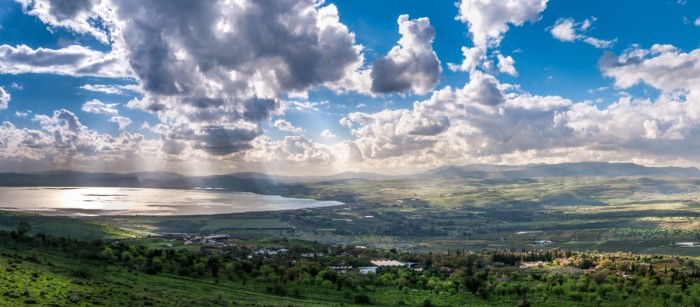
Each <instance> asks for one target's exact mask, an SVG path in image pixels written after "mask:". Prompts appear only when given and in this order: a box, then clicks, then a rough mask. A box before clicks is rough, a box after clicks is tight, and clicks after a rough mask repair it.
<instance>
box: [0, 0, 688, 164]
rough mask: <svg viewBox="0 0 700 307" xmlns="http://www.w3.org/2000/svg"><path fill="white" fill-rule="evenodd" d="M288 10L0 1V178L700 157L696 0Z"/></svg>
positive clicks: (528, 0)
mask: <svg viewBox="0 0 700 307" xmlns="http://www.w3.org/2000/svg"><path fill="white" fill-rule="evenodd" d="M290 1H291V0H290ZM290 1H278V2H270V3H264V4H261V3H253V2H248V1H240V2H238V3H239V4H240V6H238V7H237V6H236V5H239V4H235V3H229V4H226V3H224V2H223V1H222V2H218V1H203V2H201V3H196V4H194V3H188V2H186V1H185V2H182V3H178V2H174V3H173V2H168V1H153V2H152V3H150V5H148V6H144V5H143V4H142V3H139V2H138V1H121V2H119V1H110V0H101V1H98V0H66V1H63V5H64V6H63V7H59V6H57V5H56V4H55V3H54V2H56V1H47V0H18V1H11V0H0V48H2V49H0V88H2V89H3V91H2V93H4V95H0V98H2V99H0V102H2V101H3V99H4V100H5V101H6V102H5V103H0V122H2V123H5V124H4V126H2V127H3V129H0V170H13V171H23V170H26V171H34V170H44V169H65V168H70V169H82V170H107V171H136V170H146V169H147V170H154V169H166V170H173V171H179V172H185V173H225V172H234V171H250V170H252V171H264V172H273V173H281V174H282V173H283V174H306V173H310V174H314V173H318V172H326V173H333V172H341V171H347V170H363V171H377V172H385V173H386V172H389V173H392V172H411V171H415V170H420V169H429V168H434V167H438V166H440V165H446V164H467V163H507V164H518V163H530V162H534V163H541V162H543V163H555V162H564V161H584V160H585V161H588V160H599V161H623V162H636V163H641V164H648V165H670V164H673V165H689V166H697V165H698V164H699V163H698V162H700V161H698V160H697V158H696V157H697V155H696V149H695V148H694V146H693V145H692V144H695V142H697V141H699V139H698V138H697V137H696V136H698V135H699V134H698V131H699V129H698V128H699V127H700V112H697V113H698V114H697V115H696V114H695V113H696V110H700V108H696V106H695V105H696V104H700V101H696V100H697V99H698V98H700V94H698V93H699V92H700V89H699V88H697V87H698V85H696V84H697V83H696V82H693V81H694V80H695V79H697V78H698V75H700V64H698V60H699V59H698V54H697V53H700V52H696V53H694V51H696V50H698V48H700V2H698V1H692V0H688V1H676V0H667V1H645V2H644V5H639V4H636V5H635V4H632V3H631V2H629V1H602V0H594V1H563V0H559V1H557V0H551V1H547V0H511V1H508V3H510V5H509V6H507V7H506V6H503V7H499V5H503V4H504V3H505V2H504V1H488V0H462V1H456V2H453V1H422V0H413V1H405V0H386V1H367V0H336V1H333V0H327V1H325V2H323V3H318V2H314V1H311V0H309V1H291V2H290ZM287 2H289V3H287ZM265 4H267V6H265ZM292 4H294V5H292ZM403 15H407V16H404V17H402V16H403ZM260 16H264V17H260ZM261 18H267V19H268V20H266V22H267V23H264V22H263V21H262V19H261ZM335 18H338V19H337V20H336V19H335ZM423 18H426V19H423ZM271 20H273V21H274V22H273V21H271ZM400 25H401V27H402V29H404V30H403V31H404V32H400V29H399V27H400ZM188 29H189V30H188ZM324 31H325V32H324ZM489 31H490V32H489ZM479 37H482V38H483V39H482V40H480V39H479ZM463 47H466V48H470V49H469V50H471V52H473V53H472V54H471V56H472V57H471V58H470V56H467V57H466V59H467V61H465V55H463V52H462V50H461V49H462V48H463ZM474 54H481V55H482V57H481V58H475V57H473V55H474ZM463 61H464V64H463ZM470 61H471V62H470ZM508 61H510V62H508ZM676 62H677V63H676ZM3 63H4V64H3ZM450 64H452V65H450ZM460 64H462V66H461V69H458V66H460ZM501 64H502V65H503V67H501V66H500V65H501ZM96 88H97V89H96ZM100 88H101V89H100ZM2 93H0V94H2ZM3 97H4V98H3ZM5 104H6V107H3V106H4V105H5ZM73 121H77V122H79V126H76V125H73V126H71V125H70V123H71V122H73ZM669 148H671V149H673V148H677V149H678V150H669Z"/></svg>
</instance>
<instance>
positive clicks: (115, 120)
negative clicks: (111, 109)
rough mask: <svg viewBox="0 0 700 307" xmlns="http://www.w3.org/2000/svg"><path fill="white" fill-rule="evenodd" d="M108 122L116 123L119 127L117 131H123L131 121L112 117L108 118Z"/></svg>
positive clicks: (126, 118)
mask: <svg viewBox="0 0 700 307" xmlns="http://www.w3.org/2000/svg"><path fill="white" fill-rule="evenodd" d="M109 121H110V122H113V123H117V125H119V130H124V129H125V128H126V127H127V126H129V125H131V119H129V118H128V117H124V116H112V117H110V118H109Z"/></svg>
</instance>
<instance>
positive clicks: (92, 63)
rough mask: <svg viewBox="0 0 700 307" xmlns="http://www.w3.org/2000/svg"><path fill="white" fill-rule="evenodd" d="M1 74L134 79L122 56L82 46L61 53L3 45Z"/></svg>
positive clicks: (58, 50)
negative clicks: (131, 77)
mask: <svg viewBox="0 0 700 307" xmlns="http://www.w3.org/2000/svg"><path fill="white" fill-rule="evenodd" d="M0 72H1V73H4V74H26V73H42V74H58V75H70V76H78V77H84V76H90V77H108V78H126V77H130V76H132V73H131V69H130V68H129V65H128V64H127V63H126V62H125V61H124V59H123V58H122V57H121V56H120V55H118V54H116V53H104V52H100V51H95V50H91V49H89V48H86V47H83V46H80V45H70V46H68V47H65V48H61V49H46V48H37V49H32V48H30V47H29V46H26V45H19V46H16V47H13V46H9V45H1V46H0Z"/></svg>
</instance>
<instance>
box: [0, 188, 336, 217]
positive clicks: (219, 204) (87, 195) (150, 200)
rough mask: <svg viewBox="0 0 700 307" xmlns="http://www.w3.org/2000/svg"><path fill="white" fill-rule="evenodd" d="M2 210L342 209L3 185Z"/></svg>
mask: <svg viewBox="0 0 700 307" xmlns="http://www.w3.org/2000/svg"><path fill="white" fill-rule="evenodd" d="M0 196H2V197H1V198H0V209H6V210H18V211H25V212H37V213H41V214H45V215H67V216H86V215H87V216H96V215H196V214H222V213H236V212H247V211H276V210H292V209H300V208H313V207H326V206H334V205H340V204H341V203H339V202H335V201H317V200H312V199H297V198H285V197H281V196H275V195H259V194H253V193H244V192H226V191H211V190H175V189H135V188H53V187H51V188H48V187H46V188H16V187H0Z"/></svg>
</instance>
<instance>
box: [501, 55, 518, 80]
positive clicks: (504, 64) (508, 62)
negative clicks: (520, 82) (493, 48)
mask: <svg viewBox="0 0 700 307" xmlns="http://www.w3.org/2000/svg"><path fill="white" fill-rule="evenodd" d="M497 57H498V71H500V72H502V73H505V74H509V75H511V76H513V77H517V76H518V71H516V70H515V66H514V65H515V60H513V57H511V56H506V57H504V56H503V55H501V54H499V55H497Z"/></svg>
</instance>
